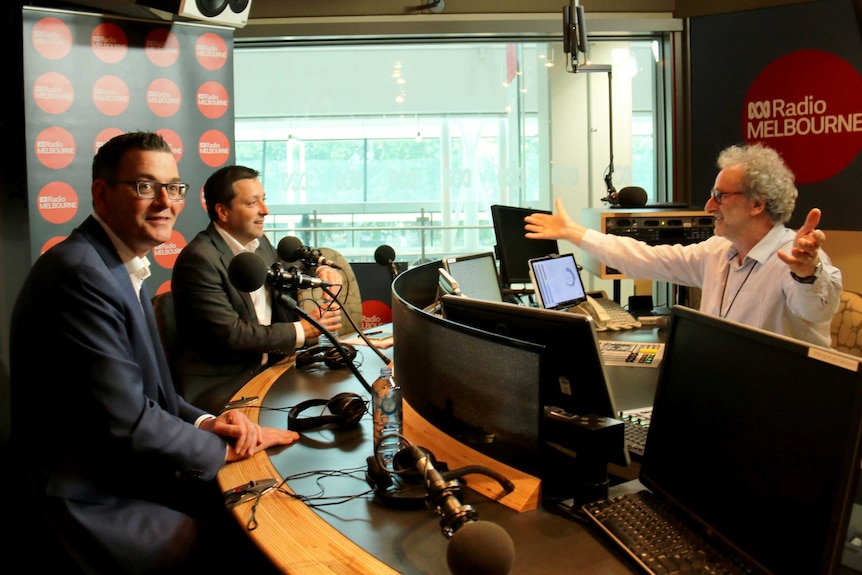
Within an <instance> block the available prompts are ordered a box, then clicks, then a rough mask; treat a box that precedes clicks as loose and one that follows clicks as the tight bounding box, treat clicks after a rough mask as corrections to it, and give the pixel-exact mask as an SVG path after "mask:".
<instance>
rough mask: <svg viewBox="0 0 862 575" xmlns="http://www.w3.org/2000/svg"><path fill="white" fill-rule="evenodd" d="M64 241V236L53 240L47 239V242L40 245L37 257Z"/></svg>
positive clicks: (55, 237)
mask: <svg viewBox="0 0 862 575" xmlns="http://www.w3.org/2000/svg"><path fill="white" fill-rule="evenodd" d="M65 239H66V236H54V237H53V238H48V241H46V242H45V243H44V244H42V250H41V251H40V252H39V255H42V254H44V253H45V252H47V251H48V250H50V249H51V248H53V247H54V246H56V245H57V244H59V243H60V242H62V241H63V240H65Z"/></svg>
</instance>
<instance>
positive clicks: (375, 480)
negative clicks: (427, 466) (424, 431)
mask: <svg viewBox="0 0 862 575" xmlns="http://www.w3.org/2000/svg"><path fill="white" fill-rule="evenodd" d="M401 441H402V442H403V443H404V445H405V446H409V445H410V444H409V443H408V442H407V440H406V439H404V438H403V437H402V438H401ZM417 449H419V450H421V451H422V452H423V453H425V454H426V456H427V457H428V460H429V461H430V462H431V465H432V466H433V467H434V469H436V470H438V471H441V472H446V471H449V466H448V465H446V464H445V463H442V462H439V461H437V458H436V457H434V454H433V453H432V452H431V451H429V450H427V449H425V448H424V447H417ZM365 462H366V463H367V465H368V467H367V469H366V470H365V481H366V482H368V485H369V487H371V489H372V490H373V491H374V495H375V496H376V497H377V499H379V500H380V501H381V502H382V503H383V504H384V505H385V506H386V507H392V508H394V509H424V508H425V507H426V503H425V501H426V499H427V496H428V491H427V490H426V488H425V485H424V483H423V478H422V475H421V474H420V473H419V470H418V469H417V468H416V465H415V464H414V462H413V461H412V456H411V454H410V452H409V450H407V449H403V448H402V449H400V450H399V451H398V453H396V454H395V456H394V457H393V458H392V468H393V471H389V470H388V469H386V467H385V466H384V465H383V461H382V458H381V457H380V453H379V451H378V450H376V449H375V454H374V455H369V456H368V457H367V458H366V460H365Z"/></svg>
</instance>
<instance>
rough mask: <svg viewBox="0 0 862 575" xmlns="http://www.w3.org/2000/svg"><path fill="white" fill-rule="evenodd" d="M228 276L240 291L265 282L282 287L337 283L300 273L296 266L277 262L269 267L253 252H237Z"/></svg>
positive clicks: (256, 287) (229, 266) (325, 285)
mask: <svg viewBox="0 0 862 575" xmlns="http://www.w3.org/2000/svg"><path fill="white" fill-rule="evenodd" d="M227 271H228V277H229V278H230V281H231V283H232V284H233V285H234V287H236V288H237V289H238V290H240V291H244V292H253V291H255V290H257V289H258V288H260V286H262V285H263V284H264V283H268V284H270V285H272V286H274V287H277V288H281V289H305V288H319V287H332V286H333V285H335V284H332V283H329V282H327V281H324V280H322V279H320V278H316V277H314V276H309V275H306V274H303V273H300V272H299V271H298V270H297V269H296V268H289V269H285V268H284V264H282V263H280V262H276V263H274V264H272V267H269V268H267V267H266V264H265V263H264V261H263V260H262V259H261V258H260V256H258V255H257V254H254V253H252V252H243V253H240V254H237V255H236V256H235V257H234V258H233V259H232V260H231V261H230V264H229V265H228V270H227Z"/></svg>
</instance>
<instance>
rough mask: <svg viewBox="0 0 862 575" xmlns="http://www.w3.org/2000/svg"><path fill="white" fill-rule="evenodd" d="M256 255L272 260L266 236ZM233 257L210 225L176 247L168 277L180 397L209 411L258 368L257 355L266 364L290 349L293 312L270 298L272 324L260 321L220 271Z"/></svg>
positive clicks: (268, 263)
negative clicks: (265, 359) (266, 358)
mask: <svg viewBox="0 0 862 575" xmlns="http://www.w3.org/2000/svg"><path fill="white" fill-rule="evenodd" d="M256 253H257V255H259V256H260V257H261V258H262V259H263V261H264V263H265V264H266V266H267V267H269V266H271V265H272V264H273V263H275V261H276V260H278V252H277V251H276V249H275V248H274V247H273V245H272V244H271V243H270V242H269V240H268V239H267V238H266V236H264V237H262V238H261V239H260V247H259V248H258V249H257V251H256ZM233 257H234V255H233V252H232V251H231V250H230V247H228V245H227V243H226V242H225V241H224V239H223V238H222V237H221V235H219V233H218V232H217V231H216V229H215V224H212V223H210V225H209V226H208V227H207V229H205V230H204V231H202V232H200V233H198V234H197V235H196V236H195V237H194V238H193V239H192V241H191V242H189V244H188V245H187V246H186V247H185V248H184V249H183V250H182V252H180V255H179V256H178V257H177V261H176V263H175V264H174V271H173V275H172V278H171V291H172V292H173V297H174V312H175V316H176V323H177V339H178V342H177V349H176V364H175V368H174V369H175V374H176V377H177V380H178V386H179V389H180V392H181V393H182V394H183V397H185V398H186V399H188V400H189V401H190V402H192V403H194V404H195V405H198V406H200V407H203V408H204V409H208V410H212V411H213V412H215V411H217V410H218V409H219V408H220V407H222V406H224V405H225V404H226V403H227V402H228V401H230V399H231V397H232V396H233V395H234V393H236V392H237V391H238V390H239V388H240V387H242V385H243V384H245V383H246V382H248V380H250V379H251V378H252V377H253V376H254V375H256V374H257V373H259V372H260V370H261V357H262V355H263V353H267V354H269V356H270V363H271V362H272V361H275V360H278V359H281V358H283V357H284V356H286V355H290V354H292V353H293V352H294V351H295V347H296V328H295V327H294V326H293V325H292V324H291V323H290V322H293V321H294V320H295V316H294V314H293V312H292V311H291V310H290V309H289V308H288V307H287V306H286V305H284V304H283V303H282V301H281V300H280V299H279V298H278V297H277V296H274V297H273V298H272V308H273V312H272V314H273V315H272V318H270V319H271V322H272V323H271V325H268V326H263V325H260V322H259V321H258V318H257V314H256V313H255V310H254V304H253V303H252V301H251V296H250V295H249V294H248V293H247V292H243V291H239V290H238V289H237V288H235V287H234V285H233V284H232V283H231V281H230V277H229V276H228V266H229V265H230V261H231V260H232V259H233ZM267 289H269V286H267Z"/></svg>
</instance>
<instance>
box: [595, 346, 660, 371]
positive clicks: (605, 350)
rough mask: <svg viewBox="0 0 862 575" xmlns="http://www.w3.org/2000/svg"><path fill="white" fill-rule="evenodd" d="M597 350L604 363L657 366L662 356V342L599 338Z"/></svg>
mask: <svg viewBox="0 0 862 575" xmlns="http://www.w3.org/2000/svg"><path fill="white" fill-rule="evenodd" d="M599 350H600V351H601V354H602V361H604V363H605V365H623V366H631V367H658V365H659V363H660V362H661V359H662V357H664V344H663V343H658V342H655V343H639V342H632V341H614V340H601V341H599Z"/></svg>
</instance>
